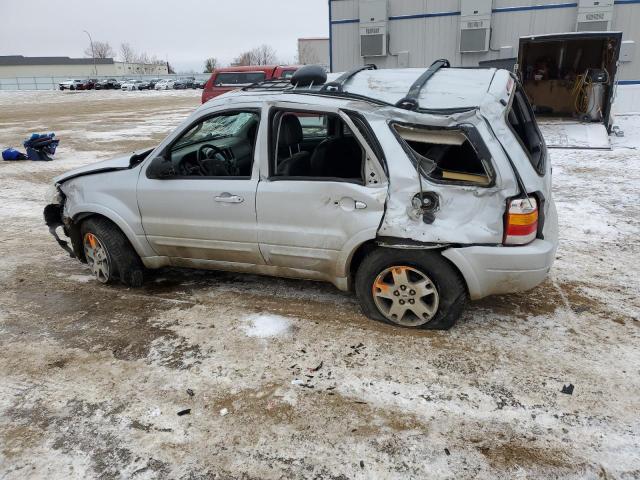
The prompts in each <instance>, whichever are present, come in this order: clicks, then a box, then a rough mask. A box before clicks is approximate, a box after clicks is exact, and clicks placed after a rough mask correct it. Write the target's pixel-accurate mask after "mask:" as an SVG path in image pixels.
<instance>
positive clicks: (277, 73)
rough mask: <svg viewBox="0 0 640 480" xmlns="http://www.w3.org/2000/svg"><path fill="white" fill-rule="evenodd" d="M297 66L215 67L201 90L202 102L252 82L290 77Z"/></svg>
mask: <svg viewBox="0 0 640 480" xmlns="http://www.w3.org/2000/svg"><path fill="white" fill-rule="evenodd" d="M298 68H299V67H297V66H293V65H290V66H278V65H254V66H249V67H246V66H245V67H224V68H216V69H215V70H214V71H213V72H212V73H211V77H210V78H209V80H208V81H207V83H205V85H204V90H203V91H202V103H204V102H206V101H208V100H210V99H212V98H214V97H217V96H218V95H222V94H223V93H226V92H230V91H231V90H235V89H236V88H242V87H246V86H247V85H251V84H252V83H256V82H262V81H264V80H272V79H276V78H290V77H291V75H293V73H294V72H295V71H296V70H297V69H298Z"/></svg>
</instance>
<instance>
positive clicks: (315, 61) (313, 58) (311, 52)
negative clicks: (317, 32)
mask: <svg viewBox="0 0 640 480" xmlns="http://www.w3.org/2000/svg"><path fill="white" fill-rule="evenodd" d="M298 63H299V64H300V65H322V66H323V67H327V68H329V38H328V37H308V38H299V39H298Z"/></svg>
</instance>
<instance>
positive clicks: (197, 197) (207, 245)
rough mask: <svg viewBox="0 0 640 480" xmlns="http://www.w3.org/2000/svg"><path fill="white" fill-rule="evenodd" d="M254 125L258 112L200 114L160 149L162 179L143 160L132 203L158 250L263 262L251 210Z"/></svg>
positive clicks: (168, 253) (255, 179) (185, 255)
mask: <svg viewBox="0 0 640 480" xmlns="http://www.w3.org/2000/svg"><path fill="white" fill-rule="evenodd" d="M259 124H260V113H259V111H258V110H252V109H247V110H233V111H224V112H218V113H216V114H213V115H209V116H206V117H204V118H201V119H199V120H197V121H196V122H194V123H193V124H191V125H190V126H189V127H187V128H186V129H185V131H184V132H183V134H181V135H179V136H178V137H177V138H176V140H174V141H173V142H172V143H171V144H170V145H169V146H168V147H167V148H166V149H165V150H164V153H163V155H162V157H163V158H162V159H161V161H162V162H163V163H164V164H165V166H166V165H168V166H169V168H164V174H163V175H162V176H161V177H160V178H157V176H156V175H154V174H153V173H151V172H153V168H151V169H150V168H149V166H150V164H151V163H150V162H149V163H147V165H146V166H145V168H144V169H143V171H142V172H141V174H140V179H139V181H138V189H137V196H138V206H139V208H140V214H141V217H142V225H143V228H144V231H145V234H146V235H147V239H148V240H149V242H150V244H151V246H152V247H153V249H154V250H155V252H156V253H157V254H158V255H162V256H168V257H173V258H186V259H202V260H216V261H224V262H234V263H250V264H262V263H264V261H263V259H262V256H261V254H260V251H259V248H258V239H257V233H256V212H255V200H256V199H255V196H256V188H257V184H258V172H257V168H254V164H255V163H256V162H255V160H254V152H255V148H254V147H255V144H256V139H257V132H258V127H259ZM254 170H255V172H254ZM167 172H168V173H167ZM149 177H151V178H149Z"/></svg>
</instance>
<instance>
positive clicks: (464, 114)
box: [45, 60, 557, 329]
mask: <svg viewBox="0 0 640 480" xmlns="http://www.w3.org/2000/svg"><path fill="white" fill-rule="evenodd" d="M329 80H331V81H328V80H327V75H326V73H324V71H323V70H322V69H320V68H317V67H313V66H310V67H304V68H301V69H300V70H298V72H297V73H296V74H295V75H294V76H293V77H292V79H291V83H289V80H276V81H267V82H263V83H261V84H254V85H251V86H249V87H245V88H244V89H242V90H236V91H233V92H229V93H227V94H224V95H221V96H219V97H216V98H215V99H212V100H210V101H209V102H207V103H205V104H204V105H202V106H201V107H200V108H198V109H197V110H196V111H195V112H194V113H193V114H192V115H191V116H190V117H189V118H187V119H186V120H185V121H184V122H183V124H182V125H180V126H179V127H178V128H177V129H176V130H175V131H174V132H173V133H172V134H171V135H169V136H168V137H167V138H166V139H165V140H164V141H162V142H161V143H160V145H158V146H157V147H156V148H154V149H152V150H148V151H145V152H139V153H136V154H134V155H133V156H127V157H122V158H119V159H115V160H110V161H106V162H100V163H98V164H93V165H88V166H85V167H82V168H79V169H76V170H73V171H71V172H68V173H67V174H64V175H61V176H59V177H57V178H55V179H54V182H55V189H54V190H55V191H52V200H51V204H50V205H48V206H47V207H46V208H45V220H46V223H47V225H48V226H49V228H50V230H51V232H52V233H53V234H54V236H55V237H56V239H57V240H58V242H59V243H60V245H61V246H63V248H65V249H66V250H67V251H69V252H70V254H71V255H72V256H75V257H77V258H78V259H79V260H80V261H82V262H86V263H88V265H89V267H90V268H91V270H92V271H93V273H94V275H95V277H96V278H97V279H98V280H99V281H100V282H103V283H110V282H115V281H121V282H124V283H125V284H127V285H130V286H139V285H141V284H142V282H143V274H144V269H145V268H150V269H153V268H160V267H165V266H177V267H193V268H206V269H220V270H230V271H236V272H251V273H258V274H265V275H274V276H282V277H294V278H301V279H314V280H323V281H329V282H331V283H333V284H334V285H335V286H336V287H337V288H339V289H341V290H353V291H355V294H356V295H357V297H358V299H359V301H360V303H361V305H362V309H363V311H364V313H365V314H366V315H368V316H369V317H371V318H374V319H378V320H383V321H387V322H390V323H393V324H397V325H401V326H405V327H424V328H438V329H442V328H449V327H450V326H452V325H453V324H454V323H455V321H456V319H457V318H458V317H459V316H460V314H461V312H462V311H463V308H464V306H465V304H466V302H467V300H468V299H472V300H473V299H478V298H481V297H485V296H487V295H491V294H502V293H510V292H518V291H524V290H527V289H531V288H534V287H536V286H537V285H539V284H540V283H541V282H542V281H543V280H544V279H545V277H546V275H547V273H548V271H549V269H550V267H551V265H552V263H553V260H554V254H555V250H556V246H557V218H556V212H555V207H554V204H553V199H552V197H551V166H550V164H549V160H548V157H547V152H546V148H545V144H544V140H543V138H542V136H541V134H540V131H539V130H538V126H537V124H536V121H535V118H534V115H533V113H532V110H531V107H530V105H529V103H528V101H527V98H526V97H525V94H524V93H523V90H522V88H521V86H520V85H519V84H518V82H517V80H516V79H515V77H514V76H513V75H512V74H510V73H509V72H507V71H506V70H496V69H457V68H450V67H449V65H448V62H446V61H444V60H443V61H438V62H435V63H434V64H433V65H432V66H431V67H430V68H429V69H427V70H426V71H425V70H423V69H399V70H375V69H373V68H372V67H371V66H365V67H360V68H357V69H354V70H352V71H350V72H346V73H344V74H342V75H337V74H331V78H330V79H329ZM59 227H61V228H62V229H63V231H64V234H65V235H66V236H68V237H70V239H71V244H72V245H71V247H69V246H68V244H67V242H66V241H64V240H62V239H61V238H60V237H59V235H58V231H57V230H58V228H59Z"/></svg>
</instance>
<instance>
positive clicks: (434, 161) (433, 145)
mask: <svg viewBox="0 0 640 480" xmlns="http://www.w3.org/2000/svg"><path fill="white" fill-rule="evenodd" d="M393 128H394V129H395V131H396V133H397V134H398V136H399V137H400V138H401V139H402V141H403V142H404V143H405V145H406V147H408V148H409V150H410V151H411V153H412V154H413V157H414V159H415V161H416V168H417V169H419V171H420V172H421V173H422V175H423V176H425V177H428V178H431V179H433V180H437V181H439V182H451V183H466V184H474V185H478V186H483V187H486V186H489V185H490V184H491V181H492V178H491V175H490V174H489V170H488V169H487V168H486V166H485V163H484V161H483V160H482V159H481V158H480V156H479V155H478V152H476V149H475V148H474V146H473V145H472V144H471V142H470V141H469V139H468V138H467V136H466V135H465V134H464V132H462V131H461V130H448V129H447V130H445V129H441V130H437V129H426V128H420V127H414V126H407V125H399V124H396V125H394V126H393Z"/></svg>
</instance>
